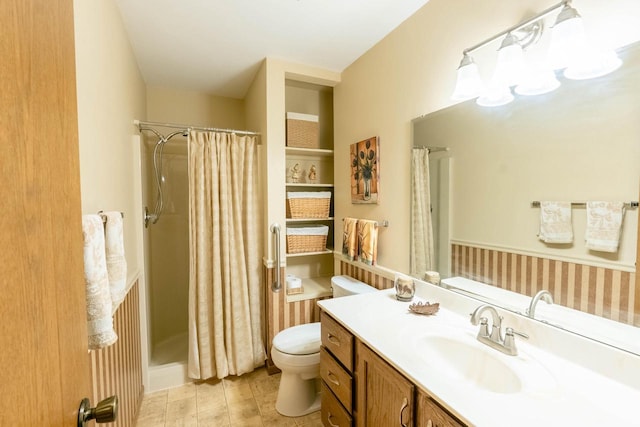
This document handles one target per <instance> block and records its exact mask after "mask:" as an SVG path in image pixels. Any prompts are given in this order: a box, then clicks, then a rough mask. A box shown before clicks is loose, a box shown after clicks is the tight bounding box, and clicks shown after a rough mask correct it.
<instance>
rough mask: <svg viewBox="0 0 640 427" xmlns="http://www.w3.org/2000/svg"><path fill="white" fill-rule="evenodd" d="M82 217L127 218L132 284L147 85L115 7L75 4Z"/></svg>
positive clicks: (137, 269)
mask: <svg viewBox="0 0 640 427" xmlns="http://www.w3.org/2000/svg"><path fill="white" fill-rule="evenodd" d="M74 15H75V39H76V73H77V91H78V131H79V137H80V182H81V187H82V188H81V190H82V212H83V213H85V214H89V213H96V212H98V211H100V210H105V211H109V210H115V211H121V212H123V213H124V218H125V220H124V224H125V226H124V227H125V228H124V238H125V253H126V257H127V264H128V276H129V277H128V281H129V284H132V283H133V280H134V279H135V278H136V276H137V275H138V274H140V273H141V272H142V270H143V260H142V259H140V257H139V255H138V253H139V248H138V243H137V235H138V232H139V231H140V230H139V229H140V228H141V227H142V224H141V216H140V212H139V211H138V209H137V207H138V205H139V200H138V199H139V195H138V193H136V191H135V189H136V188H137V187H136V183H138V182H139V169H138V168H139V166H138V163H137V162H139V158H140V150H139V148H140V147H139V144H138V143H137V137H136V134H137V132H136V130H135V128H134V127H133V120H134V119H143V118H144V117H145V115H146V108H145V84H144V81H143V80H142V77H141V74H140V72H139V70H138V66H137V64H136V60H135V58H134V56H133V51H132V49H131V46H130V44H129V41H128V39H127V34H126V31H125V29H124V26H123V23H122V20H121V17H120V12H119V11H118V8H117V6H116V4H115V1H110V0H100V1H91V2H88V1H83V0H77V1H75V2H74Z"/></svg>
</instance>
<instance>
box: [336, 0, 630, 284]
mask: <svg viewBox="0 0 640 427" xmlns="http://www.w3.org/2000/svg"><path fill="white" fill-rule="evenodd" d="M556 3H557V2H555V1H543V0H526V1H524V0H523V1H518V2H513V1H507V0H488V1H483V2H477V1H473V0H431V1H429V3H427V4H426V5H425V6H424V7H423V8H422V9H420V10H419V11H418V12H417V13H416V14H414V15H413V16H412V17H411V18H409V19H408V20H407V21H405V22H404V23H403V24H402V25H401V26H400V27H398V28H397V29H396V30H395V31H394V32H392V33H391V34H390V35H389V36H387V37H386V38H385V39H384V40H382V41H381V42H380V43H378V44H377V45H376V46H374V47H373V48H372V49H371V50H369V51H368V52H367V53H366V54H365V55H363V56H362V57H360V58H359V59H358V60H357V61H355V62H354V63H353V64H352V65H351V66H349V67H348V68H347V69H346V70H345V71H344V72H343V73H342V82H341V83H340V84H339V85H338V86H337V87H336V88H335V91H334V100H335V101H334V102H335V150H336V159H337V161H336V167H335V179H336V199H335V201H336V217H337V218H340V217H344V216H353V217H359V218H371V219H377V220H380V219H387V220H389V221H390V227H389V228H388V229H384V230H382V231H381V234H380V238H379V249H378V250H379V252H378V261H379V264H380V265H382V266H385V267H388V268H391V269H394V270H399V271H407V272H408V271H409V254H408V251H409V172H410V170H409V149H410V146H411V120H412V119H414V118H416V117H418V116H421V115H424V114H428V113H430V112H433V111H436V110H439V109H441V108H443V107H446V106H448V105H450V104H451V101H450V100H449V96H450V94H451V92H452V91H453V87H454V85H455V76H456V74H455V69H456V67H457V66H458V63H459V61H460V59H461V52H462V50H463V49H464V48H467V47H470V46H472V45H474V44H476V43H478V42H480V41H482V40H484V39H485V38H487V37H489V36H491V35H493V34H496V33H498V32H500V31H502V30H504V29H506V28H508V27H509V26H511V25H513V24H515V23H517V22H519V21H521V20H522V19H524V18H525V17H528V16H531V15H532V14H534V13H536V12H538V11H541V10H544V9H545V8H547V7H549V6H551V5H553V4H556ZM604 3H605V2H599V1H597V0H582V1H580V2H579V3H578V2H576V3H575V7H577V8H578V9H579V11H580V12H581V14H582V15H583V17H585V24H587V25H589V28H590V29H591V30H593V31H591V34H593V35H594V36H595V37H596V39H597V37H602V38H603V39H602V40H603V42H604V43H605V44H610V45H612V46H616V47H617V46H622V45H625V44H628V43H630V42H632V41H635V40H638V39H640V23H639V20H640V11H639V7H638V5H637V2H635V4H634V2H633V1H632V0H616V1H611V2H606V5H605V4H604ZM596 35H597V36H596ZM489 48H490V49H493V48H491V47H489ZM493 50H495V49H493ZM374 135H378V136H380V141H381V149H380V153H381V154H380V155H381V165H380V185H381V190H380V191H381V195H380V203H379V204H378V205H352V204H351V203H350V199H349V189H348V182H349V181H348V178H349V176H348V173H349V172H348V168H347V167H346V166H344V167H343V166H341V160H340V159H344V158H347V157H348V153H349V152H348V150H349V145H350V144H352V143H354V142H356V141H359V140H362V139H365V138H368V137H370V136H374ZM454 170H455V159H454ZM454 173H456V172H454ZM454 181H455V176H454ZM487 202H490V200H487ZM453 209H454V210H455V206H454V207H453ZM464 215H465V214H464V213H463V214H460V215H458V216H456V218H455V220H456V221H457V224H462V223H464V221H465V220H466V218H465V216H464ZM466 215H473V213H472V212H468V213H466ZM491 227H492V228H496V225H495V224H491ZM452 228H453V229H454V230H455V228H456V224H455V223H454V224H452ZM337 232H339V231H337ZM338 237H339V236H336V238H338Z"/></svg>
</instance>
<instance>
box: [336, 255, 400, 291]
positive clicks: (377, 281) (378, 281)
mask: <svg viewBox="0 0 640 427" xmlns="http://www.w3.org/2000/svg"><path fill="white" fill-rule="evenodd" d="M340 274H346V275H347V276H351V277H353V278H354V279H357V280H360V281H361V282H364V283H366V284H367V285H370V286H373V287H374V288H376V289H389V288H393V280H392V279H389V278H387V277H384V276H382V275H380V274H377V273H374V272H372V271H369V270H365V269H364V268H360V267H358V266H357V265H355V264H351V263H348V262H345V261H340Z"/></svg>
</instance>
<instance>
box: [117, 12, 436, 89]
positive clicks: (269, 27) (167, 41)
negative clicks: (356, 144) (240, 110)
mask: <svg viewBox="0 0 640 427" xmlns="http://www.w3.org/2000/svg"><path fill="white" fill-rule="evenodd" d="M427 1H428V0H402V1H398V0H180V1H177V0H116V2H117V4H118V7H119V8H120V12H121V14H122V18H123V20H124V24H125V27H126V30H127V33H128V35H129V40H130V41H131V45H132V47H133V51H134V53H135V56H136V59H137V61H138V65H139V67H140V71H141V73H142V76H143V77H144V80H145V82H146V83H147V84H148V85H151V86H164V87H171V88H176V89H185V90H194V91H201V92H206V93H210V94H214V95H218V96H226V97H232V98H243V97H244V96H245V94H246V91H247V89H248V87H249V85H250V84H251V82H252V80H253V78H254V76H255V73H256V72H257V71H258V68H259V66H260V64H261V62H262V60H263V59H264V58H266V57H273V58H278V59H283V60H287V61H290V62H295V63H300V64H304V65H310V66H315V67H319V68H322V69H326V70H330V71H342V70H344V69H345V68H346V67H347V66H349V65H350V64H351V63H352V62H353V61H355V60H356V59H357V58H358V57H360V56H361V55H362V54H363V53H365V52H366V51H367V50H368V49H370V48H371V47H372V46H374V45H375V44H376V43H377V42H378V41H380V40H381V39H382V38H384V37H385V36H386V35H387V34H388V33H390V32H391V31H392V30H393V29H394V28H396V27H397V26H398V25H399V24H400V23H401V22H403V21H404V20H405V19H407V18H408V17H409V16H411V15H412V14H413V13H414V12H415V11H417V10H418V9H419V8H420V7H421V6H423V5H424V4H425V3H427Z"/></svg>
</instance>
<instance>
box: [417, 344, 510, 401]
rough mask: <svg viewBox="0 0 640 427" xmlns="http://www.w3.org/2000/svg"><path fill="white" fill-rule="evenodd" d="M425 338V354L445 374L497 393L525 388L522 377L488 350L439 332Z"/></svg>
mask: <svg viewBox="0 0 640 427" xmlns="http://www.w3.org/2000/svg"><path fill="white" fill-rule="evenodd" d="M424 342H425V350H424V351H425V354H424V356H425V358H428V359H429V361H430V362H431V363H434V364H436V366H438V368H439V369H440V368H441V369H442V370H443V371H444V372H445V373H446V374H448V375H450V376H452V377H457V379H460V380H464V381H469V382H471V383H472V384H473V385H475V386H477V387H480V388H484V389H487V390H489V391H493V392H495V393H517V392H520V391H522V381H521V380H520V377H518V375H517V374H516V373H515V372H514V371H513V370H512V369H511V367H510V366H509V365H507V364H506V363H504V362H502V361H501V360H499V359H498V358H497V357H494V355H492V354H490V353H489V352H488V351H485V350H484V349H482V348H480V347H477V346H475V345H469V344H468V343H466V342H464V341H461V340H457V339H452V338H449V337H443V336H439V335H433V336H427V337H425V338H424ZM488 349H489V350H491V349H490V348H488ZM494 351H495V350H494Z"/></svg>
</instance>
